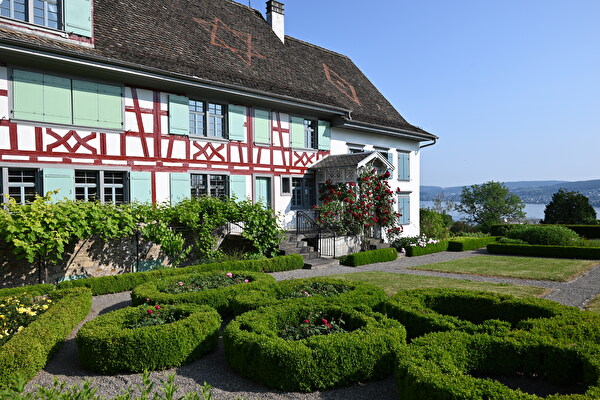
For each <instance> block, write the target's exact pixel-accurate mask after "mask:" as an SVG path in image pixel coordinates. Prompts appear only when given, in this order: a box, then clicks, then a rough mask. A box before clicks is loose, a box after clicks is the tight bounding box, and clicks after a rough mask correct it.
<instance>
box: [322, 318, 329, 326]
mask: <svg viewBox="0 0 600 400" xmlns="http://www.w3.org/2000/svg"><path fill="white" fill-rule="evenodd" d="M321 322H322V323H324V324H325V325H327V324H328V323H329V321H327V320H326V319H325V318H323V319H321Z"/></svg>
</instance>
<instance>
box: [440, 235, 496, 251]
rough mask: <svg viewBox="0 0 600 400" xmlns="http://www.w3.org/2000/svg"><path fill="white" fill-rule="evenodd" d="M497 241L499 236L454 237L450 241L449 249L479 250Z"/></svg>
mask: <svg viewBox="0 0 600 400" xmlns="http://www.w3.org/2000/svg"><path fill="white" fill-rule="evenodd" d="M497 241H498V237H497V236H488V237H478V238H477V237H464V238H454V239H450V240H449V241H448V251H467V250H477V249H480V248H482V247H485V246H487V245H488V244H490V243H496V242H497Z"/></svg>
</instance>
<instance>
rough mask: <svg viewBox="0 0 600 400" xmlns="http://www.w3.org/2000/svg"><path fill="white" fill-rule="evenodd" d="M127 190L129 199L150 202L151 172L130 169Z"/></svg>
mask: <svg viewBox="0 0 600 400" xmlns="http://www.w3.org/2000/svg"><path fill="white" fill-rule="evenodd" d="M129 192H130V194H131V197H130V198H131V201H132V202H137V203H150V202H152V174H151V173H150V172H142V171H132V172H130V173H129Z"/></svg>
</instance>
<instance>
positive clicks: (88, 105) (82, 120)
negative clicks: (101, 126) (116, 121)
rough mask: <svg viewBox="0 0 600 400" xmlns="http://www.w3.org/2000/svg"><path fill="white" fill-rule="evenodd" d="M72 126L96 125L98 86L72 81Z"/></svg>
mask: <svg viewBox="0 0 600 400" xmlns="http://www.w3.org/2000/svg"><path fill="white" fill-rule="evenodd" d="M73 124H74V125H82V126H97V125H98V84H97V83H94V82H87V81H78V80H76V79H73Z"/></svg>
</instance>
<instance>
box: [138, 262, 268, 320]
mask: <svg viewBox="0 0 600 400" xmlns="http://www.w3.org/2000/svg"><path fill="white" fill-rule="evenodd" d="M235 273H236V274H243V275H244V276H246V277H248V280H249V281H250V282H248V283H241V284H237V285H232V286H225V287H222V288H216V289H207V290H200V291H195V292H184V293H178V294H171V293H167V292H166V291H165V288H166V286H168V285H174V284H175V283H176V282H178V281H183V280H185V279H188V278H192V277H194V278H200V279H201V278H202V277H207V278H210V277H211V276H212V275H216V274H223V275H224V274H225V271H213V272H199V273H196V274H188V275H178V276H171V277H168V278H163V279H160V280H155V281H152V282H147V283H144V284H142V285H139V286H137V287H135V288H134V289H133V291H132V292H131V301H132V303H133V305H140V304H144V303H149V304H161V305H162V304H179V303H196V304H205V305H208V306H211V307H213V308H215V309H217V311H219V313H220V314H221V315H228V314H232V312H233V311H232V309H231V306H230V303H231V300H232V299H233V298H234V297H235V296H237V295H239V294H240V293H243V292H245V291H249V290H256V289H264V288H265V287H268V286H270V285H272V284H274V283H275V278H273V277H272V276H271V275H267V274H264V273H262V272H251V271H235ZM147 299H149V300H147Z"/></svg>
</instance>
